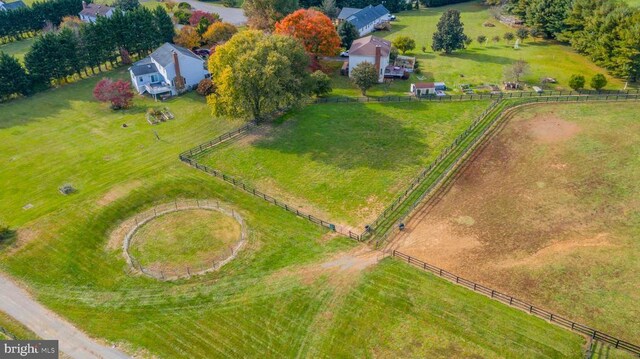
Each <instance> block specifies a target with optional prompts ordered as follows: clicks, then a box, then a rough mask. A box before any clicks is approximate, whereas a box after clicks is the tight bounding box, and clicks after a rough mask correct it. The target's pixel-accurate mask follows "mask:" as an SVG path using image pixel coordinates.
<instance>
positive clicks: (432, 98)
mask: <svg viewBox="0 0 640 359" xmlns="http://www.w3.org/2000/svg"><path fill="white" fill-rule="evenodd" d="M594 95H597V96H602V95H604V96H607V95H609V96H612V95H640V89H630V90H600V91H596V90H581V91H543V92H540V93H538V92H507V93H502V92H501V93H497V94H491V93H487V94H471V95H446V96H433V95H432V96H420V97H416V96H382V97H364V96H362V97H320V98H316V99H314V100H313V103H316V104H322V103H367V102H374V103H375V102H455V101H472V100H504V99H511V98H530V97H553V96H594Z"/></svg>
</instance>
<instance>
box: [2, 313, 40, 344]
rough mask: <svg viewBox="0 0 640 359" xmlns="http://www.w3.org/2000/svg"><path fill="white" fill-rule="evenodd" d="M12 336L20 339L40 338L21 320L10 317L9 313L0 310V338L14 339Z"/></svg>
mask: <svg viewBox="0 0 640 359" xmlns="http://www.w3.org/2000/svg"><path fill="white" fill-rule="evenodd" d="M11 336H13V337H15V338H17V339H19V340H24V339H38V336H37V335H35V334H34V333H33V332H32V331H30V330H29V329H27V328H26V327H25V326H23V325H22V324H21V323H20V322H18V321H16V320H15V319H13V318H12V317H10V316H9V315H8V314H7V313H5V312H0V340H9V339H12V338H11Z"/></svg>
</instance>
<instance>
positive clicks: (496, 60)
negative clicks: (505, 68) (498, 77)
mask: <svg viewBox="0 0 640 359" xmlns="http://www.w3.org/2000/svg"><path fill="white" fill-rule="evenodd" d="M442 56H443V57H453V58H457V59H462V60H471V61H475V62H482V63H492V64H498V65H509V64H511V63H512V62H513V61H514V60H513V59H512V58H509V57H504V56H496V55H489V54H485V53H481V52H476V51H473V52H472V51H460V52H454V53H452V54H449V55H442Z"/></svg>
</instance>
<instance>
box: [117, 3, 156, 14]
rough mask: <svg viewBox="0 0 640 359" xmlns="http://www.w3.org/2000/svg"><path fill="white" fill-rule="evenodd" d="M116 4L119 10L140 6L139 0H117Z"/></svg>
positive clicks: (133, 8)
mask: <svg viewBox="0 0 640 359" xmlns="http://www.w3.org/2000/svg"><path fill="white" fill-rule="evenodd" d="M114 6H115V7H116V9H118V10H122V11H131V10H135V9H137V8H139V7H140V3H139V2H138V0H116V2H115V3H114ZM158 7H159V6H158Z"/></svg>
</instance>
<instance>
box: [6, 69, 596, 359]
mask: <svg viewBox="0 0 640 359" xmlns="http://www.w3.org/2000/svg"><path fill="white" fill-rule="evenodd" d="M105 75H112V76H124V75H125V74H123V73H122V72H118V73H116V74H114V73H111V74H105ZM97 80H98V79H97V78H94V79H90V80H83V81H80V82H78V83H75V84H71V85H68V86H64V87H62V88H59V89H56V90H51V91H47V92H43V93H40V94H38V95H36V96H34V97H31V98H27V99H19V100H16V101H13V102H10V103H7V104H3V105H0V114H1V115H0V154H2V156H1V157H0V158H1V161H2V162H1V163H0V186H1V188H2V189H3V190H2V191H1V192H0V214H1V217H2V218H1V219H0V220H1V221H2V222H4V223H7V224H9V225H10V226H11V227H12V228H14V229H17V232H18V239H17V241H14V242H11V241H10V242H9V243H4V244H2V245H1V247H0V269H1V270H3V271H5V272H8V273H9V274H11V275H12V276H14V277H15V278H16V279H18V280H20V281H21V282H23V283H24V284H25V285H26V286H28V287H29V289H30V290H31V291H32V293H33V294H34V295H35V296H36V298H37V299H38V300H40V301H41V302H42V303H43V304H45V305H46V306H48V307H49V308H51V309H52V310H54V311H56V312H57V313H59V314H60V315H61V316H63V317H65V318H67V319H69V320H70V321H71V322H73V323H74V324H76V325H77V326H78V327H79V328H80V329H82V330H84V331H86V332H87V333H88V334H90V335H91V336H94V337H97V338H100V339H101V340H104V341H105V342H107V343H109V344H111V343H113V344H116V345H117V346H118V347H120V348H122V349H123V350H126V351H128V352H129V353H131V354H135V355H136V356H137V357H159V358H178V357H191V358H211V357H259V356H260V357H278V358H282V357H317V356H322V357H336V356H340V355H342V353H344V352H345V343H346V342H344V341H341V340H342V338H343V337H344V338H349V337H352V338H353V340H354V343H363V344H364V345H367V346H368V348H358V350H361V351H364V350H367V351H368V352H369V353H374V354H375V353H376V352H381V353H393V356H403V355H405V353H407V352H408V353H417V355H420V354H421V353H428V351H426V349H420V348H421V346H422V345H425V346H430V347H434V345H435V344H429V336H432V335H435V334H434V333H438V334H437V335H438V338H439V339H438V340H439V341H441V342H442V343H445V344H446V343H452V344H451V345H447V346H446V348H450V349H451V351H449V352H447V353H453V354H455V353H457V350H458V348H461V349H460V350H462V352H463V353H470V355H480V356H490V357H491V356H494V357H497V356H501V354H499V353H501V352H500V351H498V349H496V344H495V343H513V345H512V346H511V347H509V348H505V349H500V350H503V353H506V352H508V353H509V354H510V355H511V354H512V355H513V356H515V357H530V356H532V353H547V354H549V353H551V354H549V355H548V356H553V357H563V356H566V357H576V356H578V355H579V348H580V345H582V343H583V342H584V339H583V338H580V337H578V336H576V335H574V334H572V333H569V332H564V331H560V330H559V329H558V328H556V327H553V326H552V325H550V324H545V323H543V322H541V321H539V320H537V319H535V318H533V317H530V316H527V315H525V314H522V313H520V312H517V311H515V310H512V309H509V308H507V307H504V306H501V305H498V304H497V303H493V302H491V301H490V300H489V299H487V298H484V297H481V296H479V295H476V294H473V293H470V292H467V291H464V290H462V289H461V288H458V287H455V286H454V285H452V284H449V283H447V282H444V281H442V280H439V279H435V278H432V277H430V276H428V275H427V274H424V273H420V272H418V271H417V270H414V269H411V268H408V267H405V264H403V263H396V262H391V261H390V260H387V261H385V262H384V263H383V264H382V265H381V266H379V267H378V266H375V263H374V262H373V263H372V262H370V261H369V262H358V261H359V260H358V259H356V258H354V257H353V255H351V254H350V253H352V251H353V250H354V247H355V246H356V243H355V242H353V241H350V240H347V239H345V238H343V237H335V236H333V235H330V233H328V232H327V231H325V230H324V229H322V228H320V227H318V226H316V225H313V224H311V223H310V222H307V221H304V220H302V219H300V218H297V217H295V216H293V215H291V214H290V213H288V212H286V211H283V210H282V209H280V208H278V207H275V206H273V205H270V204H268V203H266V202H264V201H262V200H260V199H257V198H254V197H252V196H248V195H246V194H245V193H242V192H240V191H238V190H236V189H234V188H232V187H230V186H228V185H227V184H226V183H224V182H222V181H220V180H218V179H216V178H213V177H211V176H208V175H206V174H203V173H202V172H200V171H197V170H194V169H192V168H190V167H188V166H185V165H184V164H182V163H180V161H178V159H177V154H178V153H179V152H180V151H182V150H184V149H185V148H188V147H190V146H192V145H195V144H197V143H199V142H201V141H204V140H206V139H209V138H211V137H214V136H215V135H217V134H219V133H221V132H224V131H226V130H228V129H229V128H232V127H235V126H237V123H231V122H228V121H226V120H222V119H213V118H211V117H210V115H209V110H208V109H207V108H206V106H205V104H204V101H203V100H202V99H201V98H199V97H197V95H195V94H190V95H187V96H183V97H180V98H177V99H173V100H170V101H168V102H165V103H162V104H160V103H158V104H156V103H154V102H152V101H150V100H146V99H140V98H136V101H137V102H136V106H135V107H134V108H132V109H130V110H127V111H123V112H113V111H111V110H110V109H108V108H107V107H106V106H104V105H102V104H98V103H97V102H95V101H94V100H93V99H92V98H91V89H92V88H93V85H94V84H95V82H96V81H97ZM153 105H162V106H167V107H168V108H170V109H171V111H172V112H174V114H175V115H176V119H175V120H173V121H170V122H167V123H163V124H160V125H158V126H151V125H149V124H148V123H147V122H146V121H145V119H144V113H145V110H146V108H147V107H149V106H153ZM123 123H126V124H127V127H126V128H124V127H122V124H123ZM285 125H286V123H285V124H283V126H285ZM447 128H448V127H447ZM154 131H155V132H157V134H158V136H159V137H160V140H158V139H156V136H155V134H154ZM61 183H71V184H73V185H74V187H76V188H77V189H78V191H77V192H76V193H75V194H73V195H68V196H64V195H62V194H60V193H59V192H58V186H60V184H61ZM181 198H211V199H216V200H219V201H221V202H223V203H225V204H226V205H228V206H230V207H233V208H234V209H235V210H237V211H239V212H240V213H241V215H242V216H243V218H244V219H245V221H246V223H247V226H248V228H249V231H250V236H249V243H248V245H247V247H246V248H245V249H244V250H243V251H242V252H240V254H239V256H238V258H236V259H235V260H233V261H232V262H230V263H229V264H228V265H226V266H225V267H223V268H222V270H221V271H219V272H216V273H212V274H209V275H206V276H202V277H196V278H193V279H190V280H183V281H179V282H159V281H155V280H152V279H149V278H146V277H141V276H131V275H128V274H126V268H127V266H126V263H125V261H124V258H123V256H122V254H121V252H120V250H119V247H118V246H117V245H116V246H111V247H109V246H108V242H109V237H110V234H111V233H112V231H113V230H114V229H115V228H116V227H117V225H118V223H120V222H121V221H122V220H125V219H127V218H130V217H131V216H132V215H134V214H136V213H139V212H141V211H144V210H146V209H148V208H151V207H153V206H154V205H157V204H159V203H166V202H168V201H172V200H176V199H181ZM25 204H31V205H32V206H33V207H28V206H27V207H24V206H25ZM23 207H24V209H23ZM110 248H115V249H110ZM375 255H376V254H374V257H373V258H375ZM341 258H346V259H345V260H346V261H347V263H349V262H353V261H355V263H364V264H365V265H364V267H366V266H367V265H370V266H369V267H366V268H364V269H362V267H360V266H355V267H354V266H340V265H338V266H336V265H335V263H342V262H341V261H340V260H341ZM336 261H337V262H336ZM327 263H334V264H333V265H327ZM408 282H411V283H412V284H411V286H412V288H413V289H414V290H416V292H415V294H412V293H411V292H409V291H408V290H407V286H406V283H408ZM381 288H384V290H380V289H381ZM370 289H373V291H372V292H371V293H368V291H369V290H370ZM362 293H366V297H368V298H369V299H371V300H370V301H365V303H362V304H357V303H360V302H361V301H362V299H363V294H362ZM409 303H414V304H409ZM407 304H409V305H408V306H407ZM364 305H366V306H368V307H364V308H367V309H366V313H367V315H368V316H370V318H372V320H371V321H367V322H365V321H360V322H357V321H354V322H353V324H348V322H349V321H350V320H349V318H351V317H356V316H362V313H363V312H362V311H361V310H362V308H363V306H364ZM443 309H444V310H446V312H443V311H442V310H443ZM375 313H378V314H379V316H376V315H375ZM392 313H393V316H394V317H395V318H396V319H394V320H391V319H390V317H389V315H391V314H392ZM400 313H405V314H403V315H404V318H405V319H404V320H402V321H399V318H402V317H398V316H399V315H400ZM376 317H379V318H386V320H384V321H378V322H376V320H377V318H376ZM333 318H335V320H334V319H333ZM436 318H437V320H435V319H436ZM10 321H11V320H10V319H4V318H0V323H1V324H0V325H3V326H5V325H7V324H5V323H7V322H10ZM494 323H499V325H495V327H493V326H492V327H491V333H489V334H482V335H479V334H478V333H483V331H487V328H489V327H488V324H494ZM345 326H350V327H349V328H347V329H345ZM372 327H373V328H375V330H377V331H379V332H383V333H389V335H392V336H394V340H389V341H379V340H377V338H373V337H371V338H369V339H367V340H369V342H366V341H364V336H365V333H366V332H367V331H369V330H372V329H371V328H372ZM400 332H406V333H421V335H423V337H422V339H424V340H423V343H424V344H420V345H418V344H416V345H414V347H407V345H404V344H403V343H406V340H407V338H400V337H399V333H400ZM367 337H369V336H367ZM395 338H397V339H395ZM559 338H561V339H562V340H559ZM399 343H400V344H403V345H400V344H399ZM453 343H459V344H458V345H457V346H456V345H454V344H453ZM438 345H439V344H438ZM500 346H501V345H500ZM355 350H356V349H355V348H354V351H355ZM505 351H506V352H505ZM318 353H319V355H316V354H318ZM431 353H435V352H434V351H431Z"/></svg>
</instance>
